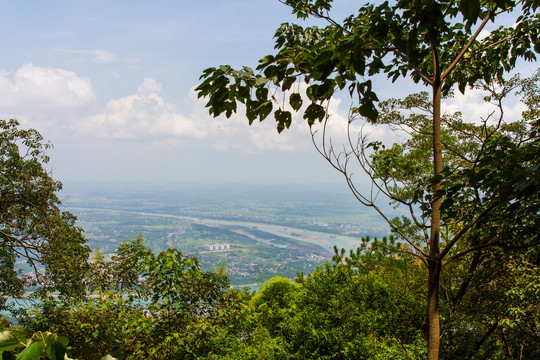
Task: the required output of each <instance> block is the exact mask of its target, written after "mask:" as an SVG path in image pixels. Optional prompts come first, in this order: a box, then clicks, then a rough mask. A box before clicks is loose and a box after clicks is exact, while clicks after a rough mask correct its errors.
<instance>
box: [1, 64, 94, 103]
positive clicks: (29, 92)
mask: <svg viewBox="0 0 540 360" xmlns="http://www.w3.org/2000/svg"><path fill="white" fill-rule="evenodd" d="M93 100H94V90H93V88H92V83H91V82H90V79H88V78H85V77H79V76H77V74H75V73H74V72H72V71H68V70H63V69H55V68H45V67H38V66H33V65H32V64H26V65H23V66H22V67H21V68H20V69H18V70H17V71H16V72H15V74H14V75H13V78H11V77H10V74H9V73H7V72H6V71H2V73H0V106H2V107H4V108H25V109H32V108H45V109H51V108H74V107H78V106H82V105H85V104H88V103H89V102H91V101H93Z"/></svg>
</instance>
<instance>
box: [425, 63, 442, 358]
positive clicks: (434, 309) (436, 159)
mask: <svg viewBox="0 0 540 360" xmlns="http://www.w3.org/2000/svg"><path fill="white" fill-rule="evenodd" d="M437 78H438V74H437V71H436V74H435V82H434V84H433V175H434V176H438V175H440V174H442V165H443V162H442V141H441V83H440V80H439V79H437ZM441 189H442V184H441V181H440V180H439V181H437V183H436V184H435V185H434V186H433V199H432V205H431V234H430V239H429V259H428V272H429V276H428V298H427V316H428V353H427V358H428V360H437V359H439V345H440V325H439V282H440V275H441V267H442V263H441V259H440V247H439V239H440V228H441V199H440V197H439V196H438V193H439V191H440V190H441Z"/></svg>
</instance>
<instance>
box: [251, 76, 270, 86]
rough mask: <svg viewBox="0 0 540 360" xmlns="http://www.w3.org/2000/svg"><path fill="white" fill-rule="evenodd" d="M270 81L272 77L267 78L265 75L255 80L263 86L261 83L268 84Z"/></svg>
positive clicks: (256, 84)
mask: <svg viewBox="0 0 540 360" xmlns="http://www.w3.org/2000/svg"><path fill="white" fill-rule="evenodd" d="M268 81H270V79H267V78H265V77H263V76H261V77H258V78H257V80H256V81H255V86H261V85H264V84H266V83H267V82H268Z"/></svg>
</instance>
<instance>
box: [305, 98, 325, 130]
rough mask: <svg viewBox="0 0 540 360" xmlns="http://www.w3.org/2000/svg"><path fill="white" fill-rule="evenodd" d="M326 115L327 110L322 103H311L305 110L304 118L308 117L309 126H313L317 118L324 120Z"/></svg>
mask: <svg viewBox="0 0 540 360" xmlns="http://www.w3.org/2000/svg"><path fill="white" fill-rule="evenodd" d="M325 115H326V111H325V110H324V108H323V107H322V106H321V105H319V104H316V103H311V104H309V106H308V107H307V109H306V111H305V112H304V119H306V120H307V122H308V124H309V126H311V125H313V124H314V123H315V120H319V121H322V120H323V119H324V116H325Z"/></svg>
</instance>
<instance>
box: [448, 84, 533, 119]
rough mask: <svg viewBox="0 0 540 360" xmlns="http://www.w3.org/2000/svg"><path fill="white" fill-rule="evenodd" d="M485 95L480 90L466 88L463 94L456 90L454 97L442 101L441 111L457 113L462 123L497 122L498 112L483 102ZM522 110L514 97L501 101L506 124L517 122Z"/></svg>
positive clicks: (493, 105) (494, 106)
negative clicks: (460, 115) (460, 116)
mask: <svg viewBox="0 0 540 360" xmlns="http://www.w3.org/2000/svg"><path fill="white" fill-rule="evenodd" d="M486 95H487V92H486V91H484V90H481V89H471V88H468V89H467V90H466V91H465V94H462V93H461V92H460V91H459V90H457V89H456V91H455V92H454V97H453V98H450V99H447V100H445V101H444V104H443V111H445V112H446V113H449V114H450V113H454V112H457V111H459V112H461V113H462V118H463V120H464V121H466V122H470V123H475V124H480V123H481V122H482V120H491V121H492V122H493V121H498V119H499V117H500V115H501V114H500V110H499V108H498V107H497V106H496V105H495V104H492V103H488V102H486V101H485V100H484V97H485V96H486ZM524 109H525V106H524V105H523V103H521V102H520V101H519V99H518V98H517V97H516V96H513V95H509V96H508V97H506V98H505V99H503V110H504V120H505V121H506V122H512V121H516V120H519V119H520V117H521V112H522V111H523V110H524Z"/></svg>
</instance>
